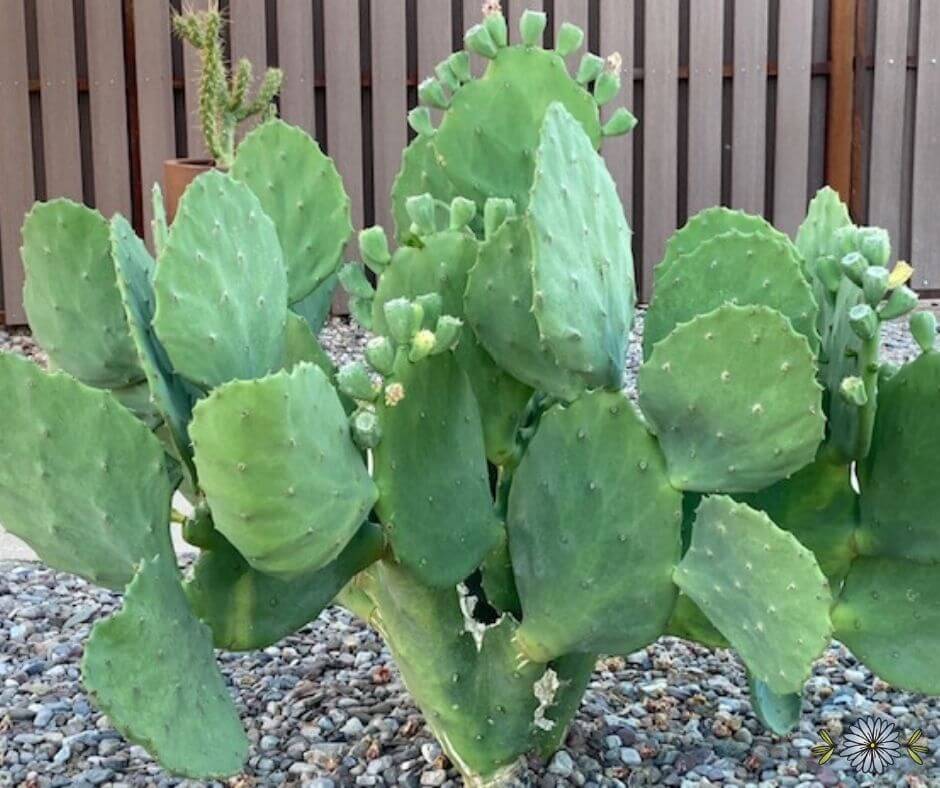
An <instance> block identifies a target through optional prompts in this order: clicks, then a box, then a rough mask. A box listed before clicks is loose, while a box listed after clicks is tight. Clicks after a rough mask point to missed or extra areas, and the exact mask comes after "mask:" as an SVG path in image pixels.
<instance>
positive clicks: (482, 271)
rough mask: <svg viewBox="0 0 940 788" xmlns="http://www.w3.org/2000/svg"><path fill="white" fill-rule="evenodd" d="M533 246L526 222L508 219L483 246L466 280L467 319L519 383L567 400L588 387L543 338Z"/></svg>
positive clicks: (487, 347) (497, 359)
mask: <svg viewBox="0 0 940 788" xmlns="http://www.w3.org/2000/svg"><path fill="white" fill-rule="evenodd" d="M531 258H532V244H531V241H530V239H529V230H528V226H527V222H526V219H525V218H523V217H520V218H515V219H509V220H507V221H506V222H505V223H504V224H503V225H502V227H500V228H499V229H498V230H497V231H496V232H495V233H493V235H492V236H491V237H490V238H488V239H487V240H486V241H484V242H483V243H482V244H480V255H479V258H478V259H477V263H476V265H475V266H474V267H473V268H472V269H471V271H470V275H469V277H468V279H467V292H466V296H465V299H464V301H465V307H466V316H467V320H468V321H469V323H470V325H471V326H472V327H473V330H474V333H475V334H476V336H477V337H478V338H479V340H480V342H481V343H482V345H483V347H484V348H485V349H486V350H487V352H489V354H490V355H491V356H492V357H493V359H494V360H495V361H496V363H497V364H499V366H501V367H502V368H503V369H505V370H506V371H507V372H509V374H510V375H512V376H514V377H515V378H517V379H518V380H520V381H522V382H523V383H525V384H526V385H528V386H531V387H532V388H534V389H537V390H539V391H545V392H547V393H549V394H552V395H553V396H556V397H559V398H560V399H563V400H573V399H575V398H576V397H577V396H578V395H579V394H580V393H581V391H582V390H583V388H584V385H585V384H584V383H583V382H581V381H580V380H579V379H578V378H577V377H576V376H575V375H574V374H573V373H572V372H570V371H568V370H566V369H563V368H562V367H561V366H559V364H558V360H557V359H556V358H555V356H554V355H553V354H552V352H551V351H550V350H549V349H548V348H546V347H545V345H544V344H543V342H542V339H541V337H540V335H539V326H538V323H537V322H536V320H535V316H534V315H533V314H532V298H533V289H532V275H531V271H530V268H529V266H530V261H531Z"/></svg>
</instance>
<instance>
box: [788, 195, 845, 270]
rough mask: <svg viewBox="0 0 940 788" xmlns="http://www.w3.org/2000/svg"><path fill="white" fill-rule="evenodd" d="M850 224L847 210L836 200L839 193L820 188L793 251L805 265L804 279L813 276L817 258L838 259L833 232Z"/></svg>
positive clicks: (810, 204)
mask: <svg viewBox="0 0 940 788" xmlns="http://www.w3.org/2000/svg"><path fill="white" fill-rule="evenodd" d="M851 224H852V219H851V217H850V216H849V209H848V207H847V206H846V205H845V203H843V202H842V200H841V199H840V198H839V193H838V192H837V191H835V190H834V189H832V188H831V187H829V186H824V187H823V188H822V189H820V190H819V191H818V192H816V194H815V196H814V197H813V199H812V200H810V203H809V208H808V210H807V212H806V219H804V220H803V223H802V224H801V225H800V229H799V230H798V231H797V234H796V248H797V249H798V250H799V252H800V255H802V257H803V261H804V263H805V264H806V273H807V276H808V277H810V278H812V277H814V276H815V270H816V261H817V260H818V259H819V258H820V257H825V256H827V255H833V256H835V257H836V258H837V259H838V258H840V257H842V254H841V251H840V249H839V247H838V242H837V240H836V230H838V229H839V228H841V227H848V226H850V225H851Z"/></svg>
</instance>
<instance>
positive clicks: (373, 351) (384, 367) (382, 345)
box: [365, 337, 395, 375]
mask: <svg viewBox="0 0 940 788" xmlns="http://www.w3.org/2000/svg"><path fill="white" fill-rule="evenodd" d="M365 357H366V361H368V362H369V366H371V367H372V369H374V370H375V371H376V372H378V373H380V374H382V375H391V374H392V371H393V370H394V369H395V346H394V345H393V344H392V342H391V340H389V338H388V337H372V338H371V339H370V340H369V341H368V342H366V350H365Z"/></svg>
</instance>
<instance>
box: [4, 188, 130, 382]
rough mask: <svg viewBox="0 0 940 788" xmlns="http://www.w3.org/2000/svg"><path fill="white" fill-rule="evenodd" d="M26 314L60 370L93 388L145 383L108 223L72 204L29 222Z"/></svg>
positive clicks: (37, 212)
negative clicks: (113, 258)
mask: <svg viewBox="0 0 940 788" xmlns="http://www.w3.org/2000/svg"><path fill="white" fill-rule="evenodd" d="M21 253H22V257H23V268H24V271H25V275H26V284H25V286H24V288H23V306H24V307H25V309H26V314H27V315H28V316H29V325H30V328H31V330H32V332H33V335H34V336H35V337H36V339H38V340H39V344H40V345H42V347H43V349H44V350H45V351H46V353H48V354H49V358H50V359H52V361H53V363H54V364H55V365H56V367H58V368H60V369H63V370H65V371H66V372H68V373H70V374H71V375H74V376H75V377H76V378H78V379H79V380H81V381H82V382H83V383H87V384H88V385H89V386H98V387H101V388H118V387H121V386H126V385H128V384H130V383H134V382H137V381H141V380H143V379H144V373H143V372H142V371H141V369H140V366H139V364H138V361H137V350H136V348H135V347H134V343H133V341H132V340H131V338H130V336H129V335H128V333H127V321H126V319H125V317H124V308H123V307H122V306H121V296H120V294H119V293H118V290H117V286H116V283H115V276H114V265H113V264H112V262H111V239H110V236H109V232H108V222H107V220H106V219H105V218H104V217H103V216H102V215H101V214H100V213H98V212H97V211H94V210H92V209H91V208H86V207H85V206H84V205H79V204H78V203H74V202H72V201H71V200H66V199H57V200H52V201H51V202H47V203H38V204H37V205H35V206H34V207H33V209H32V210H31V211H30V212H29V213H28V214H27V215H26V220H25V221H24V222H23V247H22V250H21Z"/></svg>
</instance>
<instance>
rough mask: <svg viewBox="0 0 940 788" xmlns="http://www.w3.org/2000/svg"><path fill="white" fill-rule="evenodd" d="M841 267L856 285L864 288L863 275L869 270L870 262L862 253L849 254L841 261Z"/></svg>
mask: <svg viewBox="0 0 940 788" xmlns="http://www.w3.org/2000/svg"><path fill="white" fill-rule="evenodd" d="M839 266H840V267H841V268H842V272H843V273H844V274H845V275H846V276H847V277H848V278H849V279H850V280H851V281H852V282H853V283H854V284H856V285H858V286H859V287H861V286H862V274H864V273H865V269H867V268H868V261H867V260H866V259H865V257H864V256H863V255H862V254H861V253H860V252H849V253H848V254H847V255H845V256H844V257H843V258H842V260H840V261H839Z"/></svg>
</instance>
